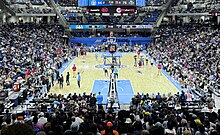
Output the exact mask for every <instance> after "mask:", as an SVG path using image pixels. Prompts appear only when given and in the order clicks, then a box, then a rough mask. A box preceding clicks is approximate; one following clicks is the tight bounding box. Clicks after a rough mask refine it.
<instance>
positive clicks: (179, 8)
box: [169, 0, 220, 13]
mask: <svg viewBox="0 0 220 135" xmlns="http://www.w3.org/2000/svg"><path fill="white" fill-rule="evenodd" d="M219 4H220V2H219V1H217V0H216V1H215V0H203V1H200V0H199V1H191V2H188V1H186V0H182V1H175V2H174V3H173V6H172V7H171V8H170V10H169V13H210V12H212V11H219V10H220V8H219Z"/></svg>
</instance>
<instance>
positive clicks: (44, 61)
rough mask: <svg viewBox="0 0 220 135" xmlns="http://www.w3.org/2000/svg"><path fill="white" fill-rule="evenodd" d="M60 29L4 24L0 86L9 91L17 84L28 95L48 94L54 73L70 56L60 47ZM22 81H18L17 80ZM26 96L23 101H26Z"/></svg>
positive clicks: (1, 29)
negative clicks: (41, 92) (43, 91)
mask: <svg viewBox="0 0 220 135" xmlns="http://www.w3.org/2000/svg"><path fill="white" fill-rule="evenodd" d="M63 34H64V28H63V27H61V26H59V25H47V24H32V23H30V24H23V23H21V24H17V23H15V24H13V23H11V24H5V25H3V26H1V27H0V39H1V40H0V46H1V50H0V51H1V54H0V86H1V89H3V90H13V89H14V87H13V86H14V83H15V82H18V83H20V88H22V87H23V88H25V90H27V91H28V92H30V95H33V94H34V93H36V92H37V91H38V90H39V89H42V88H44V90H45V91H49V89H50V87H51V86H52V85H53V81H54V80H56V79H58V78H59V71H58V69H59V68H60V67H62V64H63V63H65V62H66V61H68V60H69V59H71V58H72V56H73V55H74V52H72V49H71V48H69V46H67V45H65V44H64V40H65V39H63V38H62V36H63ZM19 77H20V78H21V77H22V78H23V79H22V80H23V81H22V80H20V79H19V81H18V78H19ZM27 98H28V96H27V93H26V96H25V99H27Z"/></svg>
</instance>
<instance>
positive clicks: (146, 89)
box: [51, 53, 179, 104]
mask: <svg viewBox="0 0 220 135" xmlns="http://www.w3.org/2000/svg"><path fill="white" fill-rule="evenodd" d="M117 55H118V56H120V62H121V65H123V66H121V68H119V67H118V71H119V76H118V79H117V83H116V84H117V91H118V96H119V103H120V104H129V103H130V101H131V98H132V97H133V96H134V94H137V92H139V93H140V94H142V93H144V94H146V93H149V94H150V95H151V94H152V93H154V94H155V95H156V94H157V93H158V92H159V93H160V94H166V95H167V94H168V93H170V92H171V93H173V94H174V93H176V92H178V91H179V90H178V87H177V86H176V84H175V81H173V82H171V81H172V80H171V78H170V77H169V75H167V74H165V75H164V74H163V75H161V76H158V75H157V73H158V69H157V67H155V66H154V65H153V66H151V65H150V61H149V63H148V65H146V64H145V65H144V66H142V67H134V55H135V54H134V53H117ZM141 55H142V56H144V58H145V57H146V56H145V55H144V54H141ZM103 63H104V59H103V53H99V54H98V60H97V61H96V58H95V53H88V54H87V55H86V56H85V58H83V57H82V56H79V57H76V58H73V59H72V60H71V61H70V62H69V63H67V64H64V66H63V68H62V69H60V72H61V73H62V74H63V76H64V88H63V89H60V88H59V85H58V84H56V85H55V86H54V87H53V88H52V89H51V93H57V94H69V93H72V94H73V93H83V92H85V93H86V94H90V93H96V94H97V93H98V92H101V94H102V95H103V96H104V101H103V103H106V99H107V94H108V87H109V79H110V78H109V76H105V74H104V70H103V67H104V64H103ZM73 64H75V65H76V67H77V72H80V73H81V88H80V89H79V88H78V85H77V79H76V78H73V77H72V76H73V71H72V66H73ZM116 67H117V66H116ZM67 72H69V73H70V76H71V78H70V85H69V86H66V83H65V77H66V73H67ZM110 72H111V70H110V69H108V73H109V74H110Z"/></svg>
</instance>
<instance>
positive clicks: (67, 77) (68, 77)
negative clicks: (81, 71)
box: [66, 72, 70, 86]
mask: <svg viewBox="0 0 220 135" xmlns="http://www.w3.org/2000/svg"><path fill="white" fill-rule="evenodd" d="M66 85H67V86H68V85H70V73H69V72H67V74H66Z"/></svg>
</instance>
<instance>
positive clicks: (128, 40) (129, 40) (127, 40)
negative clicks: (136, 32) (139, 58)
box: [70, 37, 152, 46]
mask: <svg viewBox="0 0 220 135" xmlns="http://www.w3.org/2000/svg"><path fill="white" fill-rule="evenodd" d="M105 42H107V37H95V38H80V37H76V38H70V43H71V44H78V43H80V44H84V45H87V46H96V45H101V44H104V43H105ZM151 42H152V38H149V37H138V38H134V37H117V38H116V43H117V44H127V45H136V44H149V43H151Z"/></svg>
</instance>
